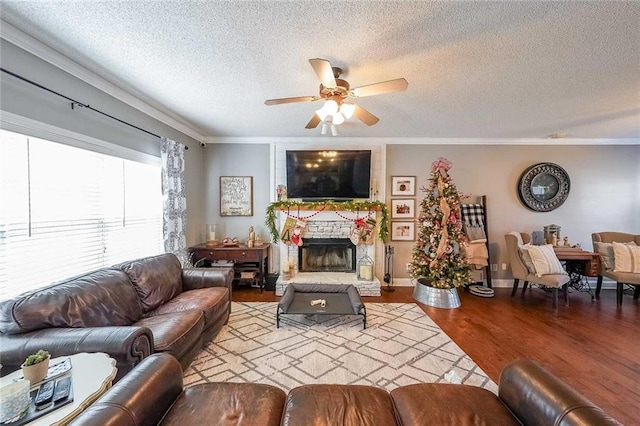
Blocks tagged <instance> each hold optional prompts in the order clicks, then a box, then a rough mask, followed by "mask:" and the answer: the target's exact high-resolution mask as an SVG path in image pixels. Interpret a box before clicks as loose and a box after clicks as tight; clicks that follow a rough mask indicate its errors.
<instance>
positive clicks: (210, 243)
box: [206, 223, 218, 247]
mask: <svg viewBox="0 0 640 426" xmlns="http://www.w3.org/2000/svg"><path fill="white" fill-rule="evenodd" d="M217 237H218V225H217V224H215V223H212V224H207V232H206V238H207V243H206V245H207V247H215V246H217V245H218V238H217Z"/></svg>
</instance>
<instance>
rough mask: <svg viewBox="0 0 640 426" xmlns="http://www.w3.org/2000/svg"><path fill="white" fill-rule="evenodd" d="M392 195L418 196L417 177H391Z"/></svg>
mask: <svg viewBox="0 0 640 426" xmlns="http://www.w3.org/2000/svg"><path fill="white" fill-rule="evenodd" d="M391 195H405V196H414V195H416V177H415V176H391Z"/></svg>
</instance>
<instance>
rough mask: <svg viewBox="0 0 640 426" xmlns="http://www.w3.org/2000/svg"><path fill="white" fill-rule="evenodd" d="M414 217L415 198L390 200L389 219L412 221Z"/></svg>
mask: <svg viewBox="0 0 640 426" xmlns="http://www.w3.org/2000/svg"><path fill="white" fill-rule="evenodd" d="M415 215H416V200H415V198H396V199H392V200H391V219H413V218H414V217H415Z"/></svg>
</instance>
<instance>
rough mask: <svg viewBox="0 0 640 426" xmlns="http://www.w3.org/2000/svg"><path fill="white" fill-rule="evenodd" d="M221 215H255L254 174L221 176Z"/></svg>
mask: <svg viewBox="0 0 640 426" xmlns="http://www.w3.org/2000/svg"><path fill="white" fill-rule="evenodd" d="M220 216H253V176H220Z"/></svg>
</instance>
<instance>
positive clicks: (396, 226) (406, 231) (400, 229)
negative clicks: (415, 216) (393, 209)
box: [391, 221, 416, 241]
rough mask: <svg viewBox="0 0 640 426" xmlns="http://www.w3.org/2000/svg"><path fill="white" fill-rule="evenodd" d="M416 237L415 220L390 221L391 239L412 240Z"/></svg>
mask: <svg viewBox="0 0 640 426" xmlns="http://www.w3.org/2000/svg"><path fill="white" fill-rule="evenodd" d="M415 239H416V224H415V222H411V221H407V222H391V240H393V241H413V240H415Z"/></svg>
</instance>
